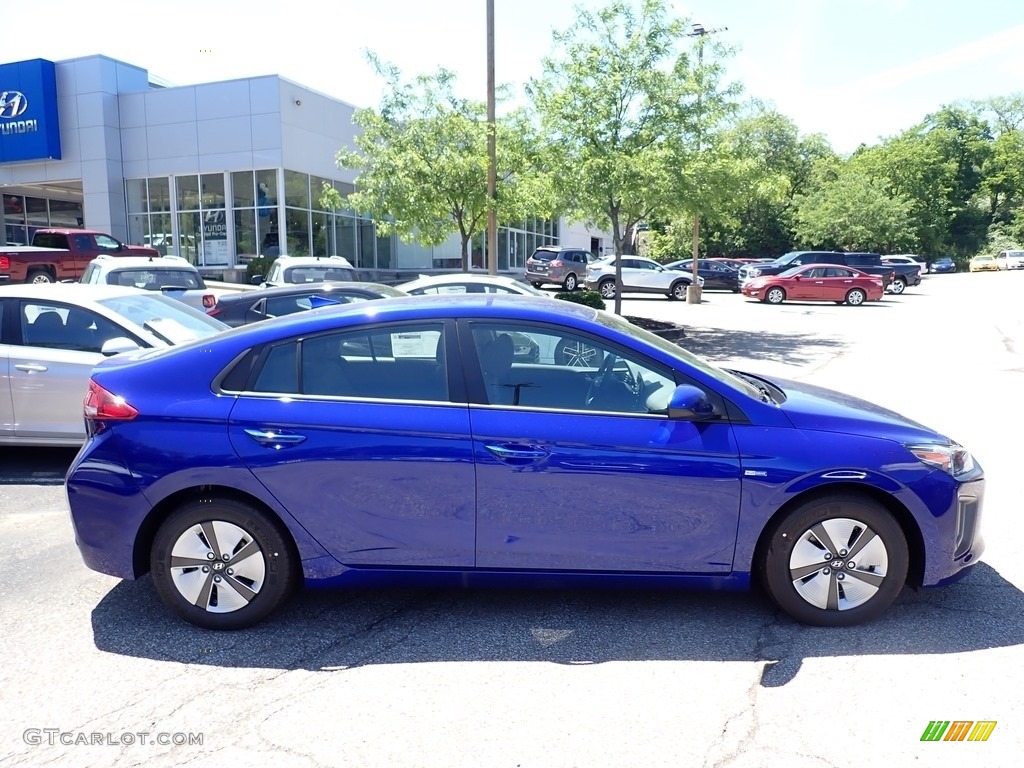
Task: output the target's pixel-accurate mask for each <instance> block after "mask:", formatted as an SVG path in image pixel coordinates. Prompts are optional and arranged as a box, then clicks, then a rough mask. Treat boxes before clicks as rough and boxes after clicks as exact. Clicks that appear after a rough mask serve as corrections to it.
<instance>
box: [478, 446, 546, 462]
mask: <svg viewBox="0 0 1024 768" xmlns="http://www.w3.org/2000/svg"><path fill="white" fill-rule="evenodd" d="M484 447H485V448H487V450H488V451H490V452H491V453H492V454H493V455H494V456H495V457H496V458H498V459H500V460H501V461H507V462H510V463H523V462H535V461H540V460H541V459H546V458H547V457H548V452H547V451H545V450H543V449H542V448H523V447H515V446H510V445H507V444H506V445H495V444H493V443H492V444H490V445H485V446H484Z"/></svg>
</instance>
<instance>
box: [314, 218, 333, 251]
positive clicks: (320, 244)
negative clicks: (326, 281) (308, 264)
mask: <svg viewBox="0 0 1024 768" xmlns="http://www.w3.org/2000/svg"><path fill="white" fill-rule="evenodd" d="M328 219H329V214H326V213H316V212H314V213H313V215H312V220H313V255H314V256H331V255H333V253H334V250H333V248H332V246H333V243H332V242H331V239H332V237H331V236H332V235H333V233H332V232H331V228H330V227H329V226H328Z"/></svg>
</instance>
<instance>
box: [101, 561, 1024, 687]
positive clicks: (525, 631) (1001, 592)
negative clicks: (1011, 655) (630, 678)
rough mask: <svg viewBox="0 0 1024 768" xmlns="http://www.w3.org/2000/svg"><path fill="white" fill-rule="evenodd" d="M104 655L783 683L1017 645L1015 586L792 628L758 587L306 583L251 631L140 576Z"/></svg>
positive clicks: (109, 621)
mask: <svg viewBox="0 0 1024 768" xmlns="http://www.w3.org/2000/svg"><path fill="white" fill-rule="evenodd" d="M92 626H93V635H94V640H95V643H96V647H97V648H98V649H99V650H101V651H105V652H108V653H114V654H119V655H124V656H130V657H139V658H147V659H152V660H156V661H167V662H177V663H181V664H203V665H209V666H218V667H226V668H249V667H253V668H270V669H283V670H310V671H339V670H346V669H353V668H357V667H361V666H366V665H372V664H409V663H420V662H469V661H490V662H500V661H537V662H547V663H552V664H573V665H577V664H598V663H602V662H609V661H740V662H752V663H761V664H762V665H763V667H762V672H761V685H762V686H764V687H777V686H782V685H785V684H786V683H788V682H789V681H791V680H792V679H793V678H794V677H795V676H796V675H797V673H798V672H799V670H800V667H801V665H802V663H803V660H804V659H807V658H820V657H846V656H878V655H918V654H951V653H963V652H965V651H976V650H983V649H990V648H1002V647H1008V646H1015V645H1019V644H1021V643H1024V593H1022V592H1021V591H1020V590H1019V589H1017V587H1015V586H1014V585H1013V584H1011V583H1009V582H1007V581H1006V580H1005V579H1003V578H1002V577H1001V576H1000V575H999V573H998V572H997V571H995V569H993V568H991V567H990V566H988V565H987V564H985V563H980V564H978V565H977V566H976V567H975V568H974V570H973V573H971V574H970V575H969V576H968V577H967V578H965V579H963V580H962V581H959V582H957V583H955V584H951V585H948V586H946V587H942V588H939V589H929V590H920V591H913V590H910V589H905V590H904V591H903V593H902V594H901V595H900V597H899V598H898V599H897V601H896V603H895V604H894V605H893V606H892V607H890V609H889V610H888V611H887V612H886V613H885V614H884V615H883V616H882V617H881V618H880V619H878V620H876V621H874V622H872V623H869V624H865V625H861V626H856V627H849V628H842V629H825V628H818V627H807V626H803V625H800V624H797V623H795V622H794V621H793V620H791V619H790V618H789V617H788V616H786V615H785V614H783V613H781V612H780V611H778V610H775V609H774V607H773V606H772V605H771V604H770V603H769V602H768V600H767V598H764V597H763V596H761V595H760V594H759V593H756V592H755V593H731V592H689V591H674V590H658V591H654V590H629V591H621V590H615V591H591V590H563V589H551V590H545V589H541V590H520V589H490V590H483V589H407V588H403V589H390V590H383V589H344V590H323V591H319V590H307V591H303V592H301V593H299V594H297V595H296V596H295V597H293V598H292V600H291V601H290V602H289V603H288V604H287V605H286V606H285V607H284V608H283V609H282V610H281V611H280V612H279V613H277V614H275V615H274V616H273V617H271V618H270V619H268V620H266V621H265V622H263V623H261V624H259V625H257V626H255V627H252V628H250V629H246V630H241V631H237V632H213V631H208V630H203V629H199V628H196V627H193V626H191V625H189V624H186V623H184V622H182V621H180V620H178V619H177V618H175V617H174V616H173V615H172V614H171V613H170V611H168V610H167V609H166V608H164V606H163V605H162V604H161V603H160V601H159V599H158V598H157V596H156V593H155V590H154V589H153V585H152V583H151V581H150V579H149V577H146V578H144V579H142V580H140V581H138V582H121V583H119V584H118V585H117V586H115V587H114V588H113V589H112V590H110V592H109V593H108V594H107V595H106V596H105V597H104V598H103V599H102V600H101V601H100V603H99V604H98V605H97V606H96V607H95V608H94V609H93V612H92Z"/></svg>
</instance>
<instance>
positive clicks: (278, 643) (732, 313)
mask: <svg viewBox="0 0 1024 768" xmlns="http://www.w3.org/2000/svg"><path fill="white" fill-rule="evenodd" d="M1022 289H1024V272H1017V273H991V274H989V273H982V274H975V275H969V274H955V275H938V276H930V277H928V278H926V279H925V281H924V284H923V285H922V286H921V287H919V288H912V289H909V290H908V291H907V292H906V293H905V294H904V295H902V296H899V297H893V296H890V297H887V298H886V299H885V300H884V301H883V302H880V303H872V304H868V305H865V306H862V307H846V306H835V305H832V304H810V303H808V304H796V303H787V304H783V305H781V306H778V307H773V306H766V305H761V304H757V303H754V302H751V301H749V300H747V299H745V298H744V297H742V296H739V295H734V294H729V293H725V292H715V291H705V292H704V294H703V299H702V302H701V303H700V304H699V305H696V304H686V303H681V302H670V301H667V300H665V299H664V298H662V297H632V296H628V297H626V298H625V299H624V303H623V304H624V306H623V313H624V314H629V315H640V316H646V317H651V318H655V319H665V320H671V321H673V322H677V323H680V324H682V325H684V326H685V328H686V331H687V336H686V339H685V340H684V341H683V342H682V343H683V346H685V347H687V348H689V349H691V350H692V351H694V352H696V353H698V354H700V355H702V356H705V357H707V358H709V359H712V360H714V361H716V362H719V363H721V364H724V365H727V366H734V367H743V368H746V369H748V370H751V371H756V372H761V373H765V374H768V375H771V376H780V377H785V378H792V379H800V380H806V381H812V382H814V383H816V384H819V385H821V386H827V387H832V388H835V389H840V390H843V391H847V392H850V393H851V394H856V395H858V396H860V397H863V398H867V399H873V400H875V401H877V402H878V403H880V404H882V405H884V406H886V407H888V408H891V409H893V410H897V411H900V412H902V413H904V414H906V415H908V416H910V417H912V418H915V419H917V420H919V421H921V422H923V423H925V424H928V425H929V426H932V427H935V428H937V429H939V430H940V431H943V432H945V433H946V434H948V435H949V436H951V437H953V438H954V439H957V440H958V441H960V442H961V443H962V444H964V445H965V446H966V447H968V448H969V449H970V450H971V451H972V452H973V453H974V455H975V456H976V457H977V458H978V460H979V461H980V462H981V464H982V465H983V466H984V467H985V469H986V472H987V476H988V486H987V491H986V493H987V496H986V506H985V512H984V521H983V531H984V534H985V538H986V542H987V550H986V553H985V555H984V557H983V558H982V562H981V563H980V564H979V565H977V566H976V567H975V569H974V572H973V573H972V574H971V575H970V576H969V577H968V578H967V579H964V580H963V581H961V582H959V583H957V584H954V585H952V586H949V587H945V588H942V589H937V590H926V591H922V592H917V593H915V592H913V591H910V590H905V591H904V593H903V594H902V596H901V597H900V598H899V599H898V600H897V603H896V604H895V605H894V606H893V608H892V609H890V611H889V612H888V613H887V614H886V615H885V616H883V617H882V618H881V619H880V620H878V621H876V622H874V623H872V624H869V625H865V626H861V627H853V628H848V629H841V630H836V629H817V628H808V627H803V626H801V625H798V624H795V623H794V622H792V621H791V620H789V619H788V618H786V617H785V616H783V615H782V614H781V613H779V612H777V611H775V610H774V609H773V608H772V607H771V606H770V605H769V604H768V603H767V601H766V600H765V599H764V598H762V597H761V596H759V595H757V594H749V595H747V594H724V593H686V592H648V591H643V592H636V591H634V592H591V591H565V590H558V591H555V590H552V591H542V592H529V591H482V590H479V591H478V590H389V591H385V590H373V591H355V590H353V591H339V592H317V593H306V594H303V595H301V596H299V598H298V599H295V600H293V601H292V602H291V603H290V604H289V605H288V607H287V608H286V609H285V610H284V611H283V612H282V613H281V614H280V615H278V616H277V617H276V618H275V619H273V620H271V621H268V622H266V623H264V624H261V625H259V626H257V627H255V628H253V629H251V630H246V631H242V632H237V633H213V632H207V631H203V630H199V629H197V628H195V627H191V626H188V625H185V624H183V623H181V622H178V621H176V620H175V619H173V618H172V617H171V616H170V614H169V613H168V612H167V611H166V610H165V609H164V608H163V606H162V604H160V603H159V601H158V599H157V597H156V595H155V593H154V591H153V588H152V584H151V583H150V581H149V579H148V578H146V579H143V580H141V581H140V582H138V583H120V582H117V581H115V580H113V579H110V578H108V577H105V576H102V575H99V574H96V573H93V572H91V571H88V570H87V569H86V568H85V566H84V565H82V562H81V559H80V557H79V556H78V552H77V550H76V548H75V546H74V543H73V540H72V534H71V529H70V524H69V522H68V518H67V511H66V507H65V502H64V497H63V488H62V487H61V474H62V471H63V467H65V466H66V465H67V462H68V461H70V458H71V456H72V453H70V452H67V451H63V452H61V451H39V452H36V451H31V452H30V451H25V450H14V449H10V448H4V449H0V466H2V467H3V469H2V471H0V610H2V615H3V618H4V627H3V632H2V633H0V658H2V659H3V664H2V667H0V703H2V711H3V712H4V715H5V716H4V718H3V723H2V726H0V765H4V766H7V765H10V766H35V765H41V764H48V763H52V764H58V765H65V764H66V765H74V766H76V767H77V766H115V765H118V766H120V765H125V766H127V765H136V764H145V765H147V766H177V765H196V764H207V763H211V762H214V761H218V760H220V761H225V762H228V763H231V764H235V763H238V764H245V765H247V766H253V767H255V766H282V765H284V766H289V768H291V766H296V767H301V766H388V767H391V766H445V767H446V768H447V767H448V766H467V768H468V767H470V766H472V767H476V766H495V767H504V766H508V767H509V768H514V767H516V766H523V767H524V768H525V767H526V766H543V767H547V766H555V767H561V766H581V767H583V766H587V767H589V766H616V767H617V768H619V767H623V766H637V767H638V768H647V767H649V766H650V767H654V766H706V767H707V768H712V767H714V768H727V767H729V768H732V767H736V768H748V767H755V766H786V767H787V768H805V767H806V768H825V767H828V766H834V767H835V768H840V767H843V766H860V765H864V764H865V763H872V764H877V765H882V766H886V767H887V768H889V767H893V768H898V767H900V766H929V767H930V766H947V765H948V766H958V768H962V767H963V766H986V767H989V766H991V767H995V768H1001V767H1002V766H1017V765H1019V762H1020V755H1021V754H1024V696H1022V694H1021V691H1022V690H1024V591H1022V590H1024V565H1022V560H1021V558H1020V556H1019V553H1018V552H1017V550H1016V547H1015V544H1016V543H1017V542H1019V541H1021V540H1024V523H1022V522H1021V515H1020V503H1019V498H1020V497H1021V495H1022V494H1024V479H1022V475H1021V472H1020V469H1019V467H1018V461H1019V456H1020V454H1021V451H1020V447H1019V442H1020V435H1022V434H1024V408H1022V406H1021V403H1020V399H1021V396H1020V393H1021V392H1024V314H1022V312H1021V310H1020V308H1019V307H1020V301H1019V296H1020V294H1021V292H1022ZM935 720H942V721H947V720H948V721H957V720H960V721H994V722H995V723H996V726H995V728H994V730H993V731H992V733H991V736H990V738H989V739H988V740H987V741H985V742H922V741H921V736H922V734H923V732H924V731H925V729H926V728H927V727H928V725H929V723H930V722H931V721H935ZM161 736H162V737H164V738H162V739H161V738H160V737H161ZM97 741H98V742H99V743H95V742H97ZM159 741H164V742H167V743H158V742H159ZM197 741H201V743H196V742H197Z"/></svg>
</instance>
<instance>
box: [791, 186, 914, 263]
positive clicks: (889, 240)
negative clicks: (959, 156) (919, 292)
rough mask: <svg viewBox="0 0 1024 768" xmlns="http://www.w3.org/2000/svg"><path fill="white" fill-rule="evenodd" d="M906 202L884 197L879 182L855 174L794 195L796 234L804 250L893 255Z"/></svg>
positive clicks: (905, 219) (905, 222)
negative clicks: (831, 249) (839, 250)
mask: <svg viewBox="0 0 1024 768" xmlns="http://www.w3.org/2000/svg"><path fill="white" fill-rule="evenodd" d="M910 207H911V205H910V201H909V200H907V199H906V198H902V197H895V198H893V197H890V196H889V194H888V193H887V192H886V190H885V189H883V188H882V186H881V184H879V183H878V182H876V181H874V180H872V179H871V178H869V177H867V176H864V175H862V174H859V173H855V172H841V173H840V175H839V177H838V178H837V179H836V180H835V181H832V182H830V183H827V184H825V185H824V186H822V187H820V188H818V189H815V190H813V191H812V192H811V193H810V194H806V195H800V196H798V197H797V211H796V235H797V239H798V242H799V244H800V245H802V246H805V247H808V248H842V249H845V250H851V251H881V252H883V253H893V252H898V251H902V250H905V249H906V248H907V246H908V245H909V244H910V242H911V238H912V235H910V234H909V223H910Z"/></svg>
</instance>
